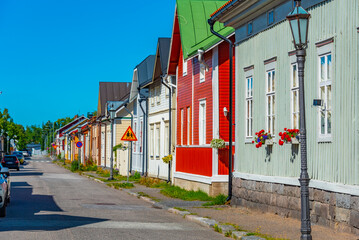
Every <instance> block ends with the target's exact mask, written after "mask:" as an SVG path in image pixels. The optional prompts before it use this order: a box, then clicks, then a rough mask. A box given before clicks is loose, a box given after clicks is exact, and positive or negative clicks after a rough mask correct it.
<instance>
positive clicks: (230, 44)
mask: <svg viewBox="0 0 359 240" xmlns="http://www.w3.org/2000/svg"><path fill="white" fill-rule="evenodd" d="M215 22H216V21H214V20H212V19H208V24H209V26H210V28H211V33H212V34H214V35H215V36H217V37H219V38H220V39H222V40H223V41H225V42H227V43H228V44H229V164H228V165H229V166H228V168H229V169H228V198H227V201H229V200H231V199H232V155H233V154H232V144H233V143H232V128H233V101H232V99H233V46H234V44H233V43H232V41H231V40H229V39H228V38H226V37H224V36H222V35H220V34H219V33H217V32H215V31H214V29H213V25H214V23H215Z"/></svg>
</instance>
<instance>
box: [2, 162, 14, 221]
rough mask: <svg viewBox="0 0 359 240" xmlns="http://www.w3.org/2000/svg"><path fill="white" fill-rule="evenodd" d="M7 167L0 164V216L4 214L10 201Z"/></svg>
mask: <svg viewBox="0 0 359 240" xmlns="http://www.w3.org/2000/svg"><path fill="white" fill-rule="evenodd" d="M10 184H11V183H10V173H9V169H8V168H6V167H3V166H2V165H1V164H0V217H5V216H6V206H7V204H8V203H10Z"/></svg>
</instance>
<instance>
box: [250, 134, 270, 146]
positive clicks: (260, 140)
mask: <svg viewBox="0 0 359 240" xmlns="http://www.w3.org/2000/svg"><path fill="white" fill-rule="evenodd" d="M255 135H256V137H254V141H252V143H256V148H260V147H262V146H263V144H266V145H273V139H272V135H271V134H270V132H265V131H264V130H263V129H262V130H260V131H259V132H256V133H255Z"/></svg>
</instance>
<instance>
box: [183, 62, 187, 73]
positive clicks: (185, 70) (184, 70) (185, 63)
mask: <svg viewBox="0 0 359 240" xmlns="http://www.w3.org/2000/svg"><path fill="white" fill-rule="evenodd" d="M186 75H187V60H184V59H183V76H186Z"/></svg>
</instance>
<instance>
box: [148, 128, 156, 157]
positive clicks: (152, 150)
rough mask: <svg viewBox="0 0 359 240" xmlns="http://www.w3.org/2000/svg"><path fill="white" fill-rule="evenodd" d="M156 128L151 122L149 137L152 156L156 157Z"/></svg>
mask: <svg viewBox="0 0 359 240" xmlns="http://www.w3.org/2000/svg"><path fill="white" fill-rule="evenodd" d="M154 129H155V125H154V124H150V137H149V144H150V158H151V159H153V158H154V155H155V154H154Z"/></svg>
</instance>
